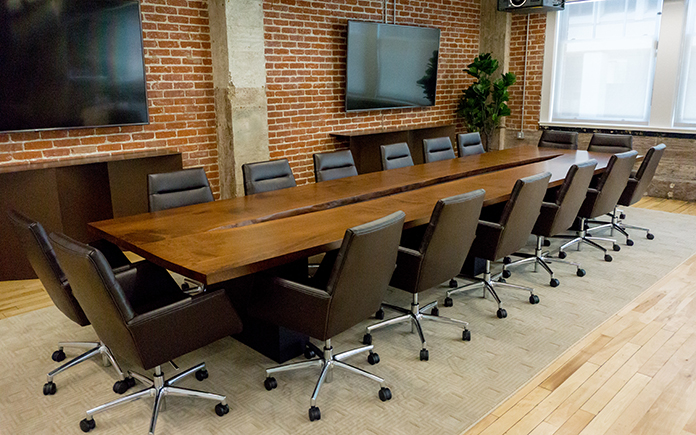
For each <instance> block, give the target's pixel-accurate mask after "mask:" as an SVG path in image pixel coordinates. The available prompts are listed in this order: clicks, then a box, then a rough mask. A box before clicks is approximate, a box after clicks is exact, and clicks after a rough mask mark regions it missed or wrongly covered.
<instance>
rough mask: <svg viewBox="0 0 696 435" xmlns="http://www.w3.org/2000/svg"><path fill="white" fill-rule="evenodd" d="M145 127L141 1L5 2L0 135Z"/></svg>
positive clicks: (0, 34) (0, 16) (1, 11)
mask: <svg viewBox="0 0 696 435" xmlns="http://www.w3.org/2000/svg"><path fill="white" fill-rule="evenodd" d="M147 122H148V111H147V97H146V89H145V66H144V64H143V42H142V30H141V22H140V4H139V2H138V1H137V0H136V1H133V0H127V1H126V0H60V1H57V0H33V1H5V2H0V132H8V131H21V130H41V129H58V128H75V127H98V126H109V125H128V124H146V123H147Z"/></svg>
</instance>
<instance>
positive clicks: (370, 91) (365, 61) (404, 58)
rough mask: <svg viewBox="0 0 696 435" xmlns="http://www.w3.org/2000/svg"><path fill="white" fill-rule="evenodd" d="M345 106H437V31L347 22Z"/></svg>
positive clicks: (357, 107) (347, 108)
mask: <svg viewBox="0 0 696 435" xmlns="http://www.w3.org/2000/svg"><path fill="white" fill-rule="evenodd" d="M347 40H348V41H347V44H348V48H347V52H348V54H347V57H346V110H347V111H354V110H373V109H393V108H403V107H423V106H433V105H435V94H436V89H437V58H438V51H439V49H440V30H439V29H434V28H429V27H413V26H402V25H395V24H383V23H372V22H364V21H349V22H348V36H347Z"/></svg>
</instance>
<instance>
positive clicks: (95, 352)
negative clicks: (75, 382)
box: [43, 341, 135, 396]
mask: <svg viewBox="0 0 696 435" xmlns="http://www.w3.org/2000/svg"><path fill="white" fill-rule="evenodd" d="M58 346H59V348H58V350H57V351H55V352H53V355H52V356H51V358H52V359H53V360H54V361H62V360H63V359H65V353H64V352H63V348H65V347H74V348H77V349H88V350H87V352H85V353H83V354H82V355H79V356H77V357H75V358H73V359H71V360H70V361H68V362H66V363H65V364H63V365H61V366H60V367H58V368H56V369H54V370H51V371H50V372H48V374H47V375H46V383H45V384H44V386H43V393H44V395H46V396H48V395H53V394H55V393H56V390H57V387H56V384H55V382H53V378H54V377H55V376H56V375H57V374H59V373H62V372H64V371H66V370H67V369H69V368H70V367H74V366H76V365H78V364H80V363H81V362H83V361H87V360H88V359H90V358H93V357H95V356H99V355H101V357H102V364H104V367H108V366H109V365H111V366H112V367H113V368H114V370H115V371H116V375H117V376H118V379H119V380H118V381H116V383H115V384H114V386H113V390H114V392H116V393H118V394H123V393H125V392H126V391H127V390H128V388H130V387H132V386H133V385H135V381H134V380H133V378H131V377H126V376H125V375H124V374H123V371H122V370H121V367H120V366H119V365H118V363H117V362H116V359H115V358H114V355H113V354H112V353H111V350H110V349H109V348H108V347H107V346H106V345H104V343H101V342H92V341H88V342H83V341H73V342H61V343H58Z"/></svg>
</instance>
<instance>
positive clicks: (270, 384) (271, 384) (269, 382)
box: [263, 377, 278, 391]
mask: <svg viewBox="0 0 696 435" xmlns="http://www.w3.org/2000/svg"><path fill="white" fill-rule="evenodd" d="M263 386H264V387H266V390H268V391H271V390H272V389H274V388H275V387H277V386H278V381H276V378H274V377H270V378H266V379H265V380H264V381H263Z"/></svg>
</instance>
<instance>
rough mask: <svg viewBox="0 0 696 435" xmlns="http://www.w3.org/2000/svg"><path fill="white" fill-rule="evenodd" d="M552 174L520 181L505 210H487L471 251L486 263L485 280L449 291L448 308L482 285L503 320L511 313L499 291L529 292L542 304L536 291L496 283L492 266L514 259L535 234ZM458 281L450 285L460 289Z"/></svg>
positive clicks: (473, 278) (494, 208)
mask: <svg viewBox="0 0 696 435" xmlns="http://www.w3.org/2000/svg"><path fill="white" fill-rule="evenodd" d="M550 178H551V174H550V173H549V172H544V173H541V174H537V175H533V176H531V177H526V178H522V179H519V180H517V182H516V183H515V186H514V187H513V189H512V193H511V194H510V199H509V200H508V201H507V203H505V204H504V205H503V206H502V208H501V207H493V208H492V209H491V210H490V211H488V210H486V209H485V208H484V209H483V212H482V217H486V218H487V220H479V222H478V227H477V228H476V238H475V239H474V243H473V244H472V246H471V250H470V251H469V256H470V257H479V258H482V259H484V260H486V266H485V272H484V274H483V279H480V278H475V277H467V278H468V279H471V280H474V281H475V282H473V283H471V284H468V285H465V286H463V287H458V288H452V289H450V290H448V291H447V297H446V298H445V306H446V307H451V306H452V305H453V300H452V295H454V294H457V293H460V292H463V291H467V290H470V289H472V288H474V287H477V286H479V285H482V286H483V289H484V296H485V292H486V291H488V292H489V293H490V294H491V296H493V298H494V299H495V300H496V302H497V303H498V310H497V311H496V315H497V316H498V318H499V319H503V318H505V317H507V311H506V310H505V309H504V308H503V306H502V302H501V300H500V297H498V294H497V293H496V291H495V287H509V288H514V289H518V290H525V291H528V292H529V302H530V303H531V304H538V303H539V297H538V296H537V295H535V294H534V289H533V288H530V287H523V286H519V285H512V284H508V283H506V282H505V281H504V280H501V281H497V282H496V281H494V279H497V278H498V276H495V277H492V276H491V262H492V261H496V260H498V259H501V258H503V257H506V256H508V255H511V254H512V253H513V252H517V251H519V250H520V249H521V248H522V247H524V245H525V244H527V239H528V238H529V235H530V234H531V232H532V228H533V227H534V224H535V222H536V220H537V218H538V217H539V210H540V209H541V202H542V200H543V199H544V194H545V193H546V189H547V188H548V186H549V179H550ZM457 285H458V284H457V282H456V280H452V281H451V282H450V286H451V287H456V286H457Z"/></svg>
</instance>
